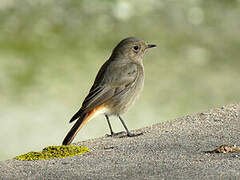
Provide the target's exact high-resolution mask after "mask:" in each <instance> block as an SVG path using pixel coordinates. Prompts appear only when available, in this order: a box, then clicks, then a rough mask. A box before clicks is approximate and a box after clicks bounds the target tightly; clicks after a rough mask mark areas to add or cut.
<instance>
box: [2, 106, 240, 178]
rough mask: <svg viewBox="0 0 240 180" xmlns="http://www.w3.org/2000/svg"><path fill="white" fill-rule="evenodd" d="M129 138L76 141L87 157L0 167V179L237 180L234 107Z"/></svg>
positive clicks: (238, 132)
mask: <svg viewBox="0 0 240 180" xmlns="http://www.w3.org/2000/svg"><path fill="white" fill-rule="evenodd" d="M136 132H144V134H143V135H142V136H138V137H133V138H128V137H125V138H110V137H101V138H97V139H91V140H88V141H84V142H79V143H77V145H84V146H88V147H89V148H90V149H91V152H89V153H85V154H84V155H80V156H75V157H69V158H64V159H51V160H39V161H19V160H15V159H11V160H7V161H4V162H0V177H1V178H2V179H240V165H239V164H240V154H239V153H225V154H223V153H206V151H211V150H213V149H215V148H217V147H218V146H221V145H223V144H229V145H234V144H236V145H240V104H233V105H227V106H224V107H221V108H216V109H213V110H209V111H207V112H203V113H198V114H195V115H188V116H184V117H182V118H178V119H176V120H172V121H168V122H164V123H159V124H155V125H153V126H150V127H145V128H142V129H139V130H136Z"/></svg>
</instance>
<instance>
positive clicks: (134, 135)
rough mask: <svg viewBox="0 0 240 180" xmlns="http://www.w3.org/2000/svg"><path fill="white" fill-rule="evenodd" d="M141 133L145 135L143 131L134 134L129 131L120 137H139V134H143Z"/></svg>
mask: <svg viewBox="0 0 240 180" xmlns="http://www.w3.org/2000/svg"><path fill="white" fill-rule="evenodd" d="M141 135H143V132H141V133H136V134H134V133H128V134H127V135H126V136H121V137H120V138H124V137H137V136H141Z"/></svg>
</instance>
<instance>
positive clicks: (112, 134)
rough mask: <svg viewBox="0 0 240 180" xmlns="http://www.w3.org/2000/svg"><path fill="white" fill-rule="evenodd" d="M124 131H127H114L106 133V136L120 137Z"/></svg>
mask: <svg viewBox="0 0 240 180" xmlns="http://www.w3.org/2000/svg"><path fill="white" fill-rule="evenodd" d="M124 133H125V132H124V131H121V132H117V133H115V132H112V133H111V134H106V135H105V136H106V137H118V136H120V135H122V134H124Z"/></svg>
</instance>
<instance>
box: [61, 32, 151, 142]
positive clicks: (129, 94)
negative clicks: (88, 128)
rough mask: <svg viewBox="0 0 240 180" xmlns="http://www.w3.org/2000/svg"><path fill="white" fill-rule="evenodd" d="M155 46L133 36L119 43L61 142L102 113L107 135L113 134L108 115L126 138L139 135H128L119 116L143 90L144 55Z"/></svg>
mask: <svg viewBox="0 0 240 180" xmlns="http://www.w3.org/2000/svg"><path fill="white" fill-rule="evenodd" d="M153 47H156V45H154V44H147V43H145V42H144V41H142V40H139V39H137V38H135V37H129V38H126V39H124V40H122V41H121V42H120V43H119V44H118V45H117V46H116V47H115V48H114V49H113V52H112V55H111V56H110V58H109V59H108V60H107V61H106V62H105V63H104V64H103V65H102V67H101V69H100V70H99V72H98V74H97V77H96V79H95V81H94V83H93V86H92V87H91V89H90V91H89V93H88V95H87V97H86V98H85V100H84V101H83V103H82V107H81V108H80V109H79V111H78V112H77V113H76V114H75V115H74V116H73V117H72V119H71V120H70V122H73V121H74V120H76V119H77V122H76V123H75V124H74V126H73V127H72V128H71V129H70V131H69V132H68V134H67V136H66V137H65V138H64V140H63V143H62V144H63V145H68V144H71V142H72V141H73V138H74V137H75V136H76V135H77V133H78V131H79V130H80V129H81V128H82V127H83V126H84V125H85V124H86V123H87V122H88V121H89V120H90V119H92V118H94V117H95V116H97V115H99V114H104V115H105V117H106V119H107V122H108V125H109V128H110V133H111V135H110V136H114V135H115V134H117V133H114V132H113V130H112V127H111V124H110V121H109V116H111V115H116V116H118V117H119V119H120V121H121V123H122V124H123V126H124V128H125V130H126V132H127V136H129V137H132V136H138V135H140V134H141V133H140V134H132V133H130V132H129V130H128V128H127V126H126V124H125V123H124V121H123V119H122V118H121V116H120V115H121V114H123V113H124V112H126V111H127V110H128V109H129V107H130V106H131V105H132V104H133V103H134V101H135V100H136V99H137V97H138V96H139V94H140V92H141V90H142V89H143V83H144V67H143V62H142V59H143V55H144V53H145V51H146V50H147V49H148V48H153Z"/></svg>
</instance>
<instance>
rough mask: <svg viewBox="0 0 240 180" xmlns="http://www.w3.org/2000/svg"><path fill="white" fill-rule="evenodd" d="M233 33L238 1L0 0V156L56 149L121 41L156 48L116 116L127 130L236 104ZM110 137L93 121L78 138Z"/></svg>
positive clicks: (238, 28)
mask: <svg viewBox="0 0 240 180" xmlns="http://www.w3.org/2000/svg"><path fill="white" fill-rule="evenodd" d="M239 32H240V0H211V1H204V0H181V1H178V0H164V1H163V0H138V1H127V0H126V1H125V0H119V1H116V0H101V1H100V0H91V1H87V0H78V1H76V0H69V1H64V0H35V1H32V0H0V117H1V126H0V136H1V144H0V151H1V152H0V160H5V159H8V158H12V157H13V156H16V155H19V154H22V153H25V152H29V151H39V150H41V149H42V148H43V147H45V146H48V145H59V144H61V142H62V140H63V138H64V136H65V135H66V133H67V131H68V130H69V129H70V128H71V126H72V124H69V123H68V121H69V119H70V118H71V116H72V115H73V114H74V113H75V112H76V111H77V110H78V108H79V107H80V104H81V103H82V101H83V99H84V97H85V96H86V94H87V93H88V91H89V88H90V87H91V84H92V82H93V80H94V78H95V75H96V73H97V70H98V69H99V68H100V66H101V65H102V64H103V63H104V62H105V61H106V60H107V59H108V57H109V56H110V54H111V51H112V49H113V47H114V46H115V45H116V44H117V43H118V42H119V41H120V40H121V39H123V38H125V37H128V36H136V37H139V38H141V39H143V40H146V41H147V42H150V43H155V44H157V45H158V48H155V49H152V50H150V51H148V53H147V54H146V55H145V58H144V64H145V88H144V91H143V93H142V94H141V96H140V99H139V100H138V101H137V103H136V105H135V106H134V107H133V108H132V109H131V110H130V111H129V112H128V113H126V114H125V115H124V116H123V117H124V118H125V120H126V123H127V125H128V127H129V129H137V128H141V127H144V126H147V125H152V124H155V123H158V122H162V121H167V120H171V119H174V118H177V117H180V116H183V115H187V114H192V113H196V112H201V111H205V110H207V109H209V108H214V107H219V106H222V105H225V104H230V103H238V102H239V101H240V96H239V93H240V59H239V57H240V35H239ZM111 120H112V123H113V126H114V127H113V128H114V130H115V131H118V130H123V128H122V126H121V124H120V122H119V120H118V119H117V118H114V117H112V118H111ZM108 132H109V130H108V125H107V122H106V120H105V118H104V116H100V117H98V118H96V119H94V120H92V121H90V122H89V123H88V124H87V125H86V126H85V127H84V128H83V129H82V130H81V131H80V133H79V134H78V136H77V137H76V139H75V142H76V141H80V140H84V139H89V138H92V137H99V136H103V135H104V134H106V133H108Z"/></svg>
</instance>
